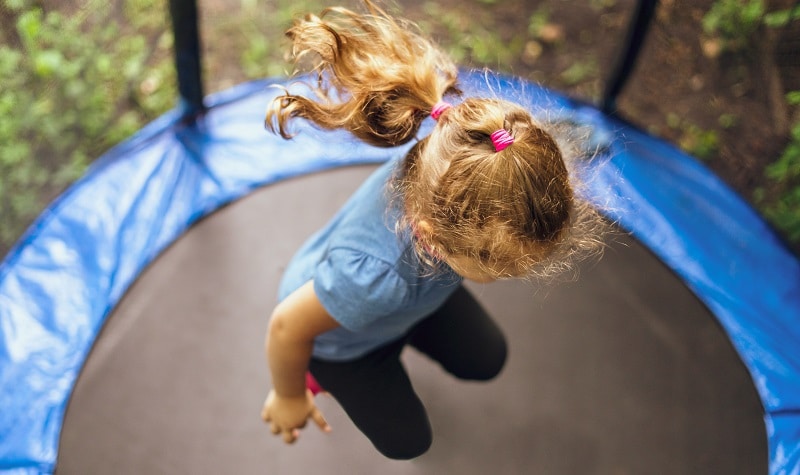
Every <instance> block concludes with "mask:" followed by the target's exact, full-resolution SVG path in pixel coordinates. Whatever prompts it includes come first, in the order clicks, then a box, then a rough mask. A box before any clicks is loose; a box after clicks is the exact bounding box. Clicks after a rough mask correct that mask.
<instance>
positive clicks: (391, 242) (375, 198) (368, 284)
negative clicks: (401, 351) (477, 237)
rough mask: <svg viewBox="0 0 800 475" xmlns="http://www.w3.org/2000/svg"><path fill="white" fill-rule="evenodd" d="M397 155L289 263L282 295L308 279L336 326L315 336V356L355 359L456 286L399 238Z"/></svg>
mask: <svg viewBox="0 0 800 475" xmlns="http://www.w3.org/2000/svg"><path fill="white" fill-rule="evenodd" d="M397 163H398V160H397V159H394V160H391V161H389V162H387V163H385V164H384V165H382V166H381V167H380V168H378V169H377V170H376V171H375V172H374V173H373V174H372V175H371V176H370V177H369V178H368V179H367V180H366V181H365V182H364V183H363V184H362V185H361V186H360V187H359V189H358V190H357V191H356V192H355V194H354V195H353V196H352V197H350V199H349V200H348V201H347V202H346V203H345V205H344V206H343V207H342V209H340V210H339V212H338V213H336V215H335V216H334V217H333V218H332V219H331V221H330V222H329V223H328V224H327V225H326V226H325V227H324V228H323V229H321V230H320V231H318V232H317V233H315V234H314V235H312V236H311V238H309V240H308V241H306V243H305V244H304V245H303V246H302V247H301V248H300V250H299V251H298V252H297V254H295V256H294V257H293V258H292V260H291V261H290V263H289V266H288V268H287V269H286V273H285V274H284V276H283V279H282V280H281V284H280V288H279V292H278V293H279V299H280V300H283V299H284V298H286V297H287V296H288V295H289V294H290V293H292V292H293V291H295V290H296V289H298V288H299V287H301V286H302V285H303V284H305V283H306V282H308V281H309V280H312V279H313V280H314V291H315V293H316V295H317V297H318V298H319V300H320V302H321V303H322V305H323V307H325V310H327V311H328V313H329V314H330V315H331V317H333V319H334V320H336V321H337V322H339V324H340V325H341V327H339V328H336V329H334V330H331V331H329V332H326V333H323V334H321V335H319V336H317V338H316V339H315V341H314V351H313V355H314V357H317V358H320V359H324V360H329V361H346V360H351V359H355V358H357V357H359V356H362V355H364V354H365V353H367V352H369V351H370V350H373V349H375V348H377V347H379V346H381V345H383V344H386V343H388V342H390V341H393V340H396V339H398V338H400V337H402V336H403V335H404V334H405V333H406V332H407V331H408V330H409V329H410V328H411V327H412V326H413V325H414V324H416V323H417V322H419V321H420V320H422V319H423V318H425V317H426V316H428V315H430V314H431V313H432V312H433V311H434V310H436V309H437V308H438V307H439V306H441V305H442V304H443V303H444V302H445V300H447V298H448V297H449V296H450V295H451V294H452V293H453V292H454V291H455V290H456V288H458V285H459V284H460V283H461V277H459V276H458V275H457V274H455V273H454V272H453V271H452V270H450V269H449V268H447V267H446V266H443V268H444V270H442V271H441V272H437V273H436V274H435V275H430V272H424V271H422V270H421V269H422V268H421V264H420V262H419V260H418V259H417V256H416V254H415V253H414V251H413V246H412V245H411V243H410V240H409V238H408V237H407V236H406V237H403V236H398V234H396V233H395V227H394V224H395V222H396V217H397V214H396V212H393V211H392V209H390V200H389V193H388V192H387V183H388V181H389V180H390V179H391V178H392V175H393V172H394V169H395V167H396V166H397Z"/></svg>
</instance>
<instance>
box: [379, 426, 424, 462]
mask: <svg viewBox="0 0 800 475" xmlns="http://www.w3.org/2000/svg"><path fill="white" fill-rule="evenodd" d="M431 443H433V435H432V434H431V432H430V431H428V432H427V433H422V434H418V435H417V436H416V437H414V438H413V439H405V440H402V441H393V443H390V444H381V445H378V444H375V448H376V449H378V451H379V452H380V453H381V454H383V455H384V456H385V457H387V458H390V459H392V460H411V459H415V458H417V457H419V456H420V455H423V454H424V453H425V452H427V451H428V449H430V447H431Z"/></svg>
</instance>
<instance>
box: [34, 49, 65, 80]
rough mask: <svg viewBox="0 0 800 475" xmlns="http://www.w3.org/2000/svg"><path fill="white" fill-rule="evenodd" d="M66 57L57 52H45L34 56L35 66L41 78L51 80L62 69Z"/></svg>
mask: <svg viewBox="0 0 800 475" xmlns="http://www.w3.org/2000/svg"><path fill="white" fill-rule="evenodd" d="M63 63H64V56H62V55H61V52H59V51H56V50H44V51H40V52H38V53H37V54H36V55H34V59H33V64H34V69H35V71H36V74H37V75H38V76H39V77H43V78H49V77H51V76H53V75H54V74H55V73H56V71H58V70H60V69H61V66H62V64H63Z"/></svg>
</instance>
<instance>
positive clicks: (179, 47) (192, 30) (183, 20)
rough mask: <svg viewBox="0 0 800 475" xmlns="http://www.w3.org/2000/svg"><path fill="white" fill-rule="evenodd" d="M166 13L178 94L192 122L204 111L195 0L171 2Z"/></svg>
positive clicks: (185, 115) (186, 115) (186, 114)
mask: <svg viewBox="0 0 800 475" xmlns="http://www.w3.org/2000/svg"><path fill="white" fill-rule="evenodd" d="M169 13H170V16H171V17H172V33H173V35H174V38H175V45H174V50H175V69H176V70H177V73H178V92H179V93H180V96H181V98H182V99H183V102H184V106H185V107H186V112H185V114H184V118H186V119H194V118H195V117H197V116H198V115H199V114H202V113H203V112H204V111H205V105H203V79H202V75H201V68H200V64H201V60H200V33H199V28H198V20H197V2H196V1H195V0H170V2H169Z"/></svg>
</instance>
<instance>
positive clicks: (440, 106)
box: [431, 101, 453, 120]
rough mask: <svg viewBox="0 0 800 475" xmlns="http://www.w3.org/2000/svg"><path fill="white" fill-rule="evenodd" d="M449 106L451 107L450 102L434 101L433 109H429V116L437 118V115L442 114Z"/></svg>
mask: <svg viewBox="0 0 800 475" xmlns="http://www.w3.org/2000/svg"><path fill="white" fill-rule="evenodd" d="M451 107H453V106H452V104H450V103H448V102H444V101H439V102H437V103H436V105H435V106H433V109H431V117H433V119H434V120H439V117H440V116H441V115H442V114H444V112H445V111H446V110H447V109H449V108H451Z"/></svg>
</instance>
